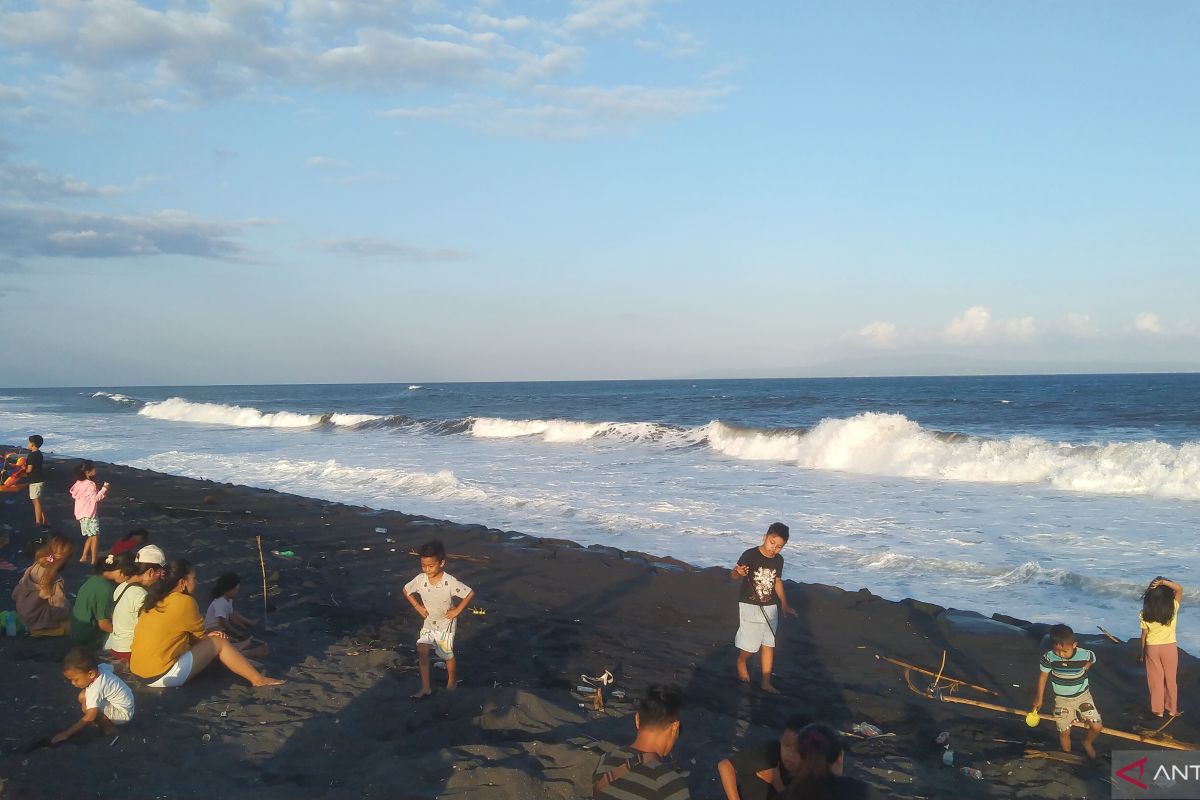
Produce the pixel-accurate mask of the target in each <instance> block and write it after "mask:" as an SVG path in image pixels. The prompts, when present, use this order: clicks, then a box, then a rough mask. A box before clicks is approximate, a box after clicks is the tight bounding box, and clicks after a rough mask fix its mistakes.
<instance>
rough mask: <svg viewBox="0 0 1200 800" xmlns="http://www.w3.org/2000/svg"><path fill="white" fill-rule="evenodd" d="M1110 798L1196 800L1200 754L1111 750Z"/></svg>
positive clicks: (1199, 793)
mask: <svg viewBox="0 0 1200 800" xmlns="http://www.w3.org/2000/svg"><path fill="white" fill-rule="evenodd" d="M1112 784H1113V795H1112V796H1113V797H1114V798H1129V800H1142V799H1143V798H1145V800H1160V799H1161V800H1200V752H1195V751H1179V750H1114V751H1113V753H1112Z"/></svg>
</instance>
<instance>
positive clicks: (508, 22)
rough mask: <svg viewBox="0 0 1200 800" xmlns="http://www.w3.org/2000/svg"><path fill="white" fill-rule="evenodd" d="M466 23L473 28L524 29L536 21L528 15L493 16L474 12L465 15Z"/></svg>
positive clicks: (496, 29)
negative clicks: (467, 15)
mask: <svg viewBox="0 0 1200 800" xmlns="http://www.w3.org/2000/svg"><path fill="white" fill-rule="evenodd" d="M467 22H468V24H470V25H471V27H473V28H482V29H484V30H490V31H524V30H528V29H530V28H533V27H535V26H536V25H537V23H536V22H535V21H534V20H532V19H530V18H529V17H525V16H521V17H505V18H500V17H493V16H492V15H491V14H484V13H482V12H476V13H474V14H471V15H470V16H469V17H467Z"/></svg>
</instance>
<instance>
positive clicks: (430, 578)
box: [404, 539, 475, 700]
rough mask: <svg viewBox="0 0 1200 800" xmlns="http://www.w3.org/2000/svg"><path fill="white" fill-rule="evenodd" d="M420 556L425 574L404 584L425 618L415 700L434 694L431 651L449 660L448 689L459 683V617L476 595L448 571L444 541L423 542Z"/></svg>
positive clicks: (445, 660)
mask: <svg viewBox="0 0 1200 800" xmlns="http://www.w3.org/2000/svg"><path fill="white" fill-rule="evenodd" d="M417 555H419V556H420V557H421V574H420V575H418V576H417V577H415V578H413V579H412V580H411V581H409V582H408V583H406V584H405V585H404V598H405V599H406V600H408V602H409V603H411V604H412V607H413V608H414V609H416V611H417V613H418V614H420V615H421V619H422V622H421V633H420V635H419V636H418V637H417V657H418V662H419V664H420V671H421V690H420V691H419V692H417V693H416V694H414V695H413V699H415V700H419V699H421V698H424V697H429V696H430V695H431V694H433V686H432V685H431V683H430V675H429V671H430V652H431V651H435V652H436V653H437V656H438V658H440V659H442V660H443V661H444V662H445V663H446V688H447V689H448V690H453V689H454V688H455V686H457V685H458V672H457V668H458V662H457V659H455V657H454V632H455V630H456V628H457V622H456V620H457V619H458V615H459V614H461V613H462V612H463V611H465V610H466V608H467V606H468V605H469V604H470V602H471V599H472V598H473V597H475V592H474V591H473V590H472V589H471V587H469V586H467V585H466V584H465V583H463V582H462V581H460V580H458V579H457V578H455V577H454V576H453V575H451V574H449V573H448V572H446V571H445V567H446V548H445V546H443V545H442V543H441V542H440V541H437V540H436V539H435V540H434V541H432V542H428V543H426V544H423V545H421V547H420V549H419V550H417ZM417 597H420V600H419V601H418V600H417ZM455 598H458V604H457V605H454V599H455Z"/></svg>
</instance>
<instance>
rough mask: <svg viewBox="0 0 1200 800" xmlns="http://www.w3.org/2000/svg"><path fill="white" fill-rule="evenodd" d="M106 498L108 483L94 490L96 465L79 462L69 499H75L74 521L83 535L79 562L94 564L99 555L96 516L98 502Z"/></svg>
mask: <svg viewBox="0 0 1200 800" xmlns="http://www.w3.org/2000/svg"><path fill="white" fill-rule="evenodd" d="M107 496H108V482H107V481H105V482H104V485H103V486H101V487H100V488H96V465H95V464H93V463H92V462H91V461H83V462H80V463H79V464H78V465H77V466H76V467H75V483H74V485H72V486H71V497H73V498H75V519H77V520H79V531H80V533H82V534H83V554H82V555H81V556H80V558H79V560H80V561H81V562H91V563H93V564H95V563H96V560H97V559H98V558H99V554H100V545H99V539H100V520H99V519H98V518H97V516H96V512H97V506H99V505H100V501H101V500H103V499H104V498H105V497H107Z"/></svg>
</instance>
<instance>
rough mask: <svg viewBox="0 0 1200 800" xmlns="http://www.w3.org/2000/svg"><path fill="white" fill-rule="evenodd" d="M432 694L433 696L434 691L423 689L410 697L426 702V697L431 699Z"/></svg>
mask: <svg viewBox="0 0 1200 800" xmlns="http://www.w3.org/2000/svg"><path fill="white" fill-rule="evenodd" d="M432 694H433V690H432V689H422V690H421V691H419V692H417V693H416V694H410V695H409V697H411V698H412V699H413V700H424V699H425V698H426V697H429V696H431V695H432Z"/></svg>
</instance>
